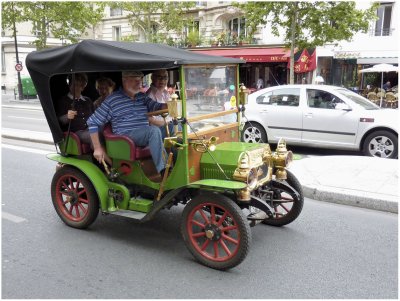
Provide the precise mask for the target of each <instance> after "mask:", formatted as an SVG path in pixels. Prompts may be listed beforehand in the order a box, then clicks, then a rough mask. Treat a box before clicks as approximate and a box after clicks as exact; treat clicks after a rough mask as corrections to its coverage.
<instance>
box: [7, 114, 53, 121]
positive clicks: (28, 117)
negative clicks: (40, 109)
mask: <svg viewBox="0 0 400 301" xmlns="http://www.w3.org/2000/svg"><path fill="white" fill-rule="evenodd" d="M7 117H9V118H19V119H29V120H40V121H42V120H45V119H44V118H31V117H21V116H11V115H10V116H7Z"/></svg>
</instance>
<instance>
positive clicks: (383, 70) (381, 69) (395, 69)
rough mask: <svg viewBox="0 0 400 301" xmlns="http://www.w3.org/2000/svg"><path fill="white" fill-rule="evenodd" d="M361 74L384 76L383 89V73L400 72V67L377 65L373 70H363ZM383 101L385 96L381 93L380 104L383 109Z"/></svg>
mask: <svg viewBox="0 0 400 301" xmlns="http://www.w3.org/2000/svg"><path fill="white" fill-rule="evenodd" d="M359 72H360V73H372V72H376V73H382V75H381V89H383V73H386V72H399V67H398V66H393V65H390V64H377V65H374V66H373V67H371V68H366V69H361V70H360V71H359ZM382 100H383V95H382V93H381V100H380V104H379V106H380V107H382Z"/></svg>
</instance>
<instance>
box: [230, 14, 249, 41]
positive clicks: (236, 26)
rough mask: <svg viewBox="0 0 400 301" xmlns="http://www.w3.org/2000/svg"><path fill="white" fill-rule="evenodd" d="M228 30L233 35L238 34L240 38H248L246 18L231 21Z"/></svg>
mask: <svg viewBox="0 0 400 301" xmlns="http://www.w3.org/2000/svg"><path fill="white" fill-rule="evenodd" d="M228 27H229V28H228V29H229V31H230V32H231V33H232V34H234V33H235V34H236V35H237V36H238V37H246V36H247V32H246V19H245V18H235V19H232V20H230V21H229V23H228Z"/></svg>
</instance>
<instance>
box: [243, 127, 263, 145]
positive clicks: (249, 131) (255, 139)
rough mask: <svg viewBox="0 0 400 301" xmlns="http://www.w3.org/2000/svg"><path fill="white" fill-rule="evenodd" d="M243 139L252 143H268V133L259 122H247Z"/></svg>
mask: <svg viewBox="0 0 400 301" xmlns="http://www.w3.org/2000/svg"><path fill="white" fill-rule="evenodd" d="M242 141H243V142H250V143H267V134H266V133H265V130H264V128H263V127H262V126H261V125H260V124H258V123H246V124H245V126H244V128H243V132H242Z"/></svg>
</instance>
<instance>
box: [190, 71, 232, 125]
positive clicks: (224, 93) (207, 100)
mask: <svg viewBox="0 0 400 301" xmlns="http://www.w3.org/2000/svg"><path fill="white" fill-rule="evenodd" d="M236 70H237V69H236V66H212V67H209V66H207V67H205V66H201V67H199V66H196V67H187V68H185V80H186V83H185V93H186V111H187V118H188V119H189V120H190V119H191V118H196V117H200V116H202V115H208V114H213V115H218V113H219V112H225V111H231V110H232V109H235V108H236V88H237V87H236V82H237V80H236V78H237V75H236ZM236 121H237V115H236V112H235V111H232V113H231V114H228V115H224V116H211V117H209V118H206V119H202V120H198V121H192V122H191V127H192V128H193V129H191V128H190V127H189V132H192V131H198V130H207V129H211V128H216V127H220V126H223V125H227V124H230V123H233V122H236Z"/></svg>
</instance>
